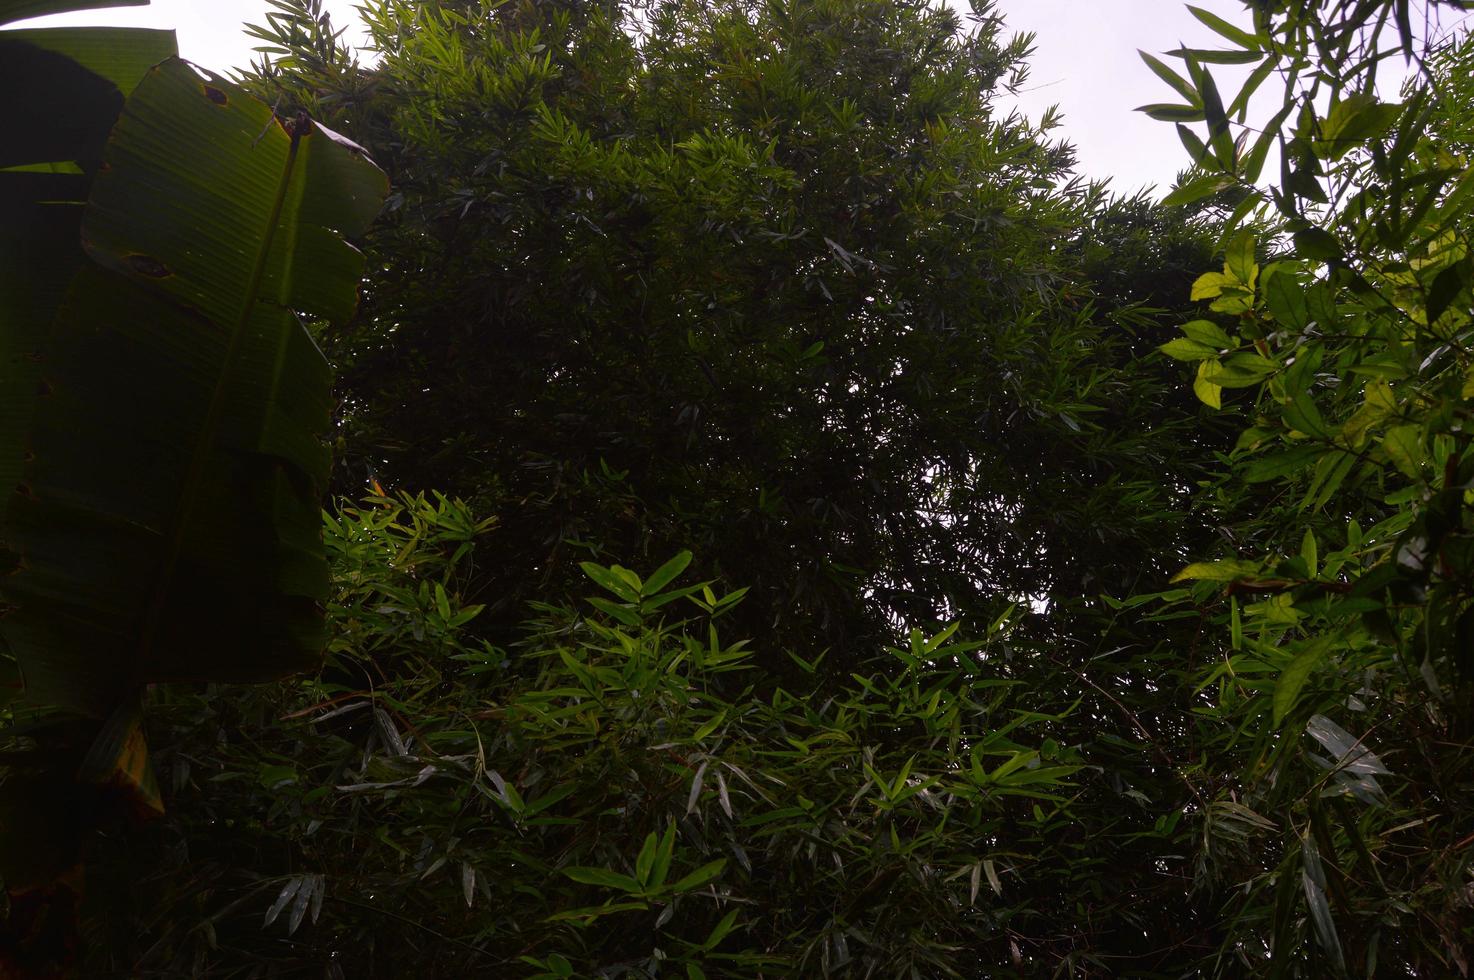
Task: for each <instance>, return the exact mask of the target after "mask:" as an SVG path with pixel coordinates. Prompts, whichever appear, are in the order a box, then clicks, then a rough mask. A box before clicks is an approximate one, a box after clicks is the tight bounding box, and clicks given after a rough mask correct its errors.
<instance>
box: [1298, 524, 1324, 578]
mask: <svg viewBox="0 0 1474 980" xmlns="http://www.w3.org/2000/svg"><path fill="white" fill-rule="evenodd" d="M1300 558H1301V560H1303V561H1304V562H1305V567H1306V569H1308V570H1309V572H1310V577H1311V578H1315V577H1316V575H1318V574H1319V571H1318V570H1319V568H1320V556H1319V554H1318V550H1317V548H1316V544H1315V532H1314V531H1313V530H1311V529H1310V528H1308V527H1307V528H1306V529H1305V534H1304V536H1303V537H1302V538H1301V539H1300Z"/></svg>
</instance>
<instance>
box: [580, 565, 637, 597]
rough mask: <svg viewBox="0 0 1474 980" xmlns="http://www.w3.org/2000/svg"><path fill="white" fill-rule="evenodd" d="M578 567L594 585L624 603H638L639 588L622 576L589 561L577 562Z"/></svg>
mask: <svg viewBox="0 0 1474 980" xmlns="http://www.w3.org/2000/svg"><path fill="white" fill-rule="evenodd" d="M578 567H579V568H581V569H583V573H584V574H585V575H587V576H588V577H589V578H591V579H593V580H594V582H595V583H596V584H598V585H599V586H601V587H602V588H605V589H607V590H609V591H610V592H613V593H614V594H615V595H617V596H618V597H619V598H621V599H623V600H624V601H625V602H639V601H640V591H639V586H638V585H634V586H632V585H630V583H629V582H628V581H627V580H626V579H625V578H624V577H623V576H621V575H618V574H616V572H615V571H614V569H613V568H606V567H604V566H603V565H599V564H595V563H594V562H591V561H582V562H579V563H578Z"/></svg>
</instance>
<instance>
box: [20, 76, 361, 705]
mask: <svg viewBox="0 0 1474 980" xmlns="http://www.w3.org/2000/svg"><path fill="white" fill-rule="evenodd" d="M386 192H387V184H386V181H385V178H384V176H383V174H382V173H381V172H380V171H379V170H378V169H377V168H376V167H374V166H373V164H372V163H370V162H369V161H368V160H367V159H365V158H364V156H363V154H362V152H361V151H360V150H359V149H358V148H357V147H355V146H353V145H352V144H351V143H348V142H347V141H346V140H343V139H342V138H340V137H338V136H336V135H335V134H333V133H331V132H329V131H328V130H326V129H323V128H322V127H319V126H315V125H313V124H311V123H310V122H308V121H306V120H305V119H301V120H297V121H295V122H290V123H283V122H282V121H279V120H277V119H275V118H274V117H273V114H272V111H271V110H270V109H269V108H268V107H267V106H265V105H264V104H262V103H260V102H259V101H257V100H255V99H253V98H251V97H250V96H249V95H247V94H246V93H245V92H244V91H242V90H241V89H239V88H238V87H236V86H234V85H231V84H230V83H229V82H227V81H226V80H225V79H223V78H220V77H218V76H215V75H211V74H208V73H203V72H199V71H198V70H196V69H194V68H192V67H191V66H190V65H188V64H186V63H185V62H183V61H180V60H178V59H171V60H169V61H166V62H164V63H162V64H160V65H159V66H157V67H156V68H154V69H152V70H151V71H150V72H149V73H148V75H147V77H146V78H145V79H144V80H143V81H142V82H141V83H140V84H139V85H138V87H137V89H136V90H135V91H134V92H133V94H132V95H131V96H130V98H129V99H128V101H127V103H126V105H125V108H124V111H123V115H122V117H121V119H120V120H119V122H118V124H117V126H116V128H115V129H114V130H113V133H112V136H111V139H110V140H109V142H108V145H107V150H106V153H105V155H104V163H103V166H102V168H101V171H100V172H99V174H98V176H97V178H96V179H95V181H94V184H93V188H92V194H91V198H90V200H89V202H88V204H87V208H86V212H85V216H84V219H83V222H82V242H83V245H84V248H85V250H86V253H87V255H88V256H89V257H90V258H91V259H92V260H93V262H92V263H89V264H85V265H84V266H83V267H82V268H81V270H80V271H79V272H78V273H77V275H76V276H75V278H74V279H73V281H72V283H71V285H70V287H69V289H68V290H67V292H66V295H65V296H64V297H63V298H62V300H61V302H60V305H59V307H58V309H57V312H56V316H55V318H54V319H53V321H52V322H51V324H50V325H49V327H48V328H47V330H46V336H45V342H44V344H43V345H42V349H41V350H40V351H38V352H37V354H36V357H35V358H33V363H35V364H36V376H37V383H36V386H35V391H36V398H35V402H34V409H33V411H32V412H31V419H30V422H29V426H28V430H27V431H26V432H24V433H23V434H21V436H20V438H19V440H18V441H19V443H20V444H21V445H22V447H23V448H22V472H21V475H20V479H19V480H18V481H17V483H16V484H15V490H14V492H13V493H12V494H11V495H10V498H9V502H8V505H7V506H6V507H5V508H4V511H3V523H0V540H3V541H4V542H5V544H6V546H7V547H8V548H9V549H10V550H11V551H12V552H14V553H15V554H16V555H17V556H18V567H17V568H16V570H15V571H14V572H13V573H12V574H11V575H9V576H8V577H6V578H5V579H3V580H0V595H3V598H4V600H5V601H6V602H7V603H9V604H10V605H11V606H12V607H13V608H12V610H11V611H10V612H9V613H8V614H7V615H6V616H5V617H4V618H3V619H0V637H3V639H4V641H5V642H6V643H7V644H8V646H9V649H10V653H11V655H12V656H13V657H14V659H15V660H16V662H17V663H18V664H19V666H20V671H21V675H22V678H23V681H24V688H25V697H26V700H27V702H31V703H37V704H42V705H46V706H49V707H52V708H59V709H63V710H67V711H69V712H75V713H78V714H83V715H87V716H91V717H95V718H103V717H106V716H108V715H109V714H111V713H113V712H114V711H115V709H117V707H118V704H119V701H120V698H121V697H126V696H127V692H130V691H136V690H137V689H139V688H140V687H141V686H142V685H144V684H147V683H151V682H155V681H164V680H216V681H259V680H266V679H269V678H273V677H279V676H282V675H283V674H286V673H289V672H292V671H295V670H301V669H304V668H308V667H310V666H312V665H313V664H314V663H315V662H316V660H317V657H318V655H319V650H320V648H321V641H322V637H321V628H322V614H321V601H322V599H323V598H324V595H325V590H326V587H327V566H326V563H325V560H324V557H323V553H322V546H321V541H320V537H319V532H320V520H321V518H320V502H321V494H322V491H323V486H324V483H325V481H326V477H327V468H328V454H327V450H326V448H325V443H324V439H325V437H326V435H327V432H328V427H329V408H330V405H329V380H330V379H329V371H328V366H327V363H326V362H325V361H324V359H323V357H322V355H321V353H320V352H319V351H318V350H317V348H316V346H315V345H314V343H313V341H312V339H311V337H310V336H309V334H308V333H307V331H306V330H305V328H304V326H303V324H302V323H301V322H300V319H299V313H305V314H309V315H312V316H315V317H321V318H324V319H341V318H344V317H347V316H349V315H351V313H352V310H353V307H354V303H355V300H356V295H357V288H358V281H359V275H360V273H361V270H362V258H361V256H360V254H359V253H358V252H357V250H355V249H354V248H353V247H352V246H351V245H349V244H348V243H347V241H345V238H351V237H354V236H357V235H360V234H362V233H363V232H364V231H365V230H366V228H367V226H368V223H369V222H370V221H371V220H372V219H373V217H374V215H375V214H376V213H377V211H378V208H379V206H380V203H381V201H382V199H383V197H384V195H385V193H386ZM11 426H12V418H11V417H10V416H8V415H7V416H6V417H4V418H0V436H3V438H0V445H5V444H10V443H13V442H15V441H17V440H16V433H14V432H5V431H3V430H4V429H6V428H10V427H11Z"/></svg>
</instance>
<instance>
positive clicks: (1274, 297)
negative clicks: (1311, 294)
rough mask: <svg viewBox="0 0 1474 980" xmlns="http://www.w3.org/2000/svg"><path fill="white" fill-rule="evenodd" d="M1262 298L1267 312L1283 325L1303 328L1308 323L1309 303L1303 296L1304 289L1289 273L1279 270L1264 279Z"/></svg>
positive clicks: (1297, 328) (1295, 328)
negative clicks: (1267, 307)
mask: <svg viewBox="0 0 1474 980" xmlns="http://www.w3.org/2000/svg"><path fill="white" fill-rule="evenodd" d="M1264 300H1265V303H1266V304H1267V305H1268V306H1269V312H1270V313H1272V314H1274V318H1275V319H1276V320H1278V321H1279V322H1280V323H1282V324H1284V325H1285V326H1287V327H1290V328H1291V329H1293V330H1303V329H1305V327H1306V325H1307V324H1309V323H1310V304H1309V303H1308V302H1307V300H1306V298H1305V289H1304V288H1303V287H1302V286H1301V285H1300V283H1299V282H1297V281H1296V280H1295V277H1294V276H1292V275H1290V274H1289V273H1287V272H1279V273H1277V274H1275V275H1271V276H1268V277H1267V278H1266V279H1265V282H1264Z"/></svg>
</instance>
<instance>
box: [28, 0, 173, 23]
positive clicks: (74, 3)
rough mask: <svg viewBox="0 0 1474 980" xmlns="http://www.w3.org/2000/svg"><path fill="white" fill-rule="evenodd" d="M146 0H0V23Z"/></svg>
mask: <svg viewBox="0 0 1474 980" xmlns="http://www.w3.org/2000/svg"><path fill="white" fill-rule="evenodd" d="M146 6H148V0H0V24H9V23H12V22H13V21H17V20H25V19H26V18H27V17H40V16H41V15H42V14H62V13H67V12H68V11H72V10H99V9H101V8H103V7H146Z"/></svg>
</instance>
